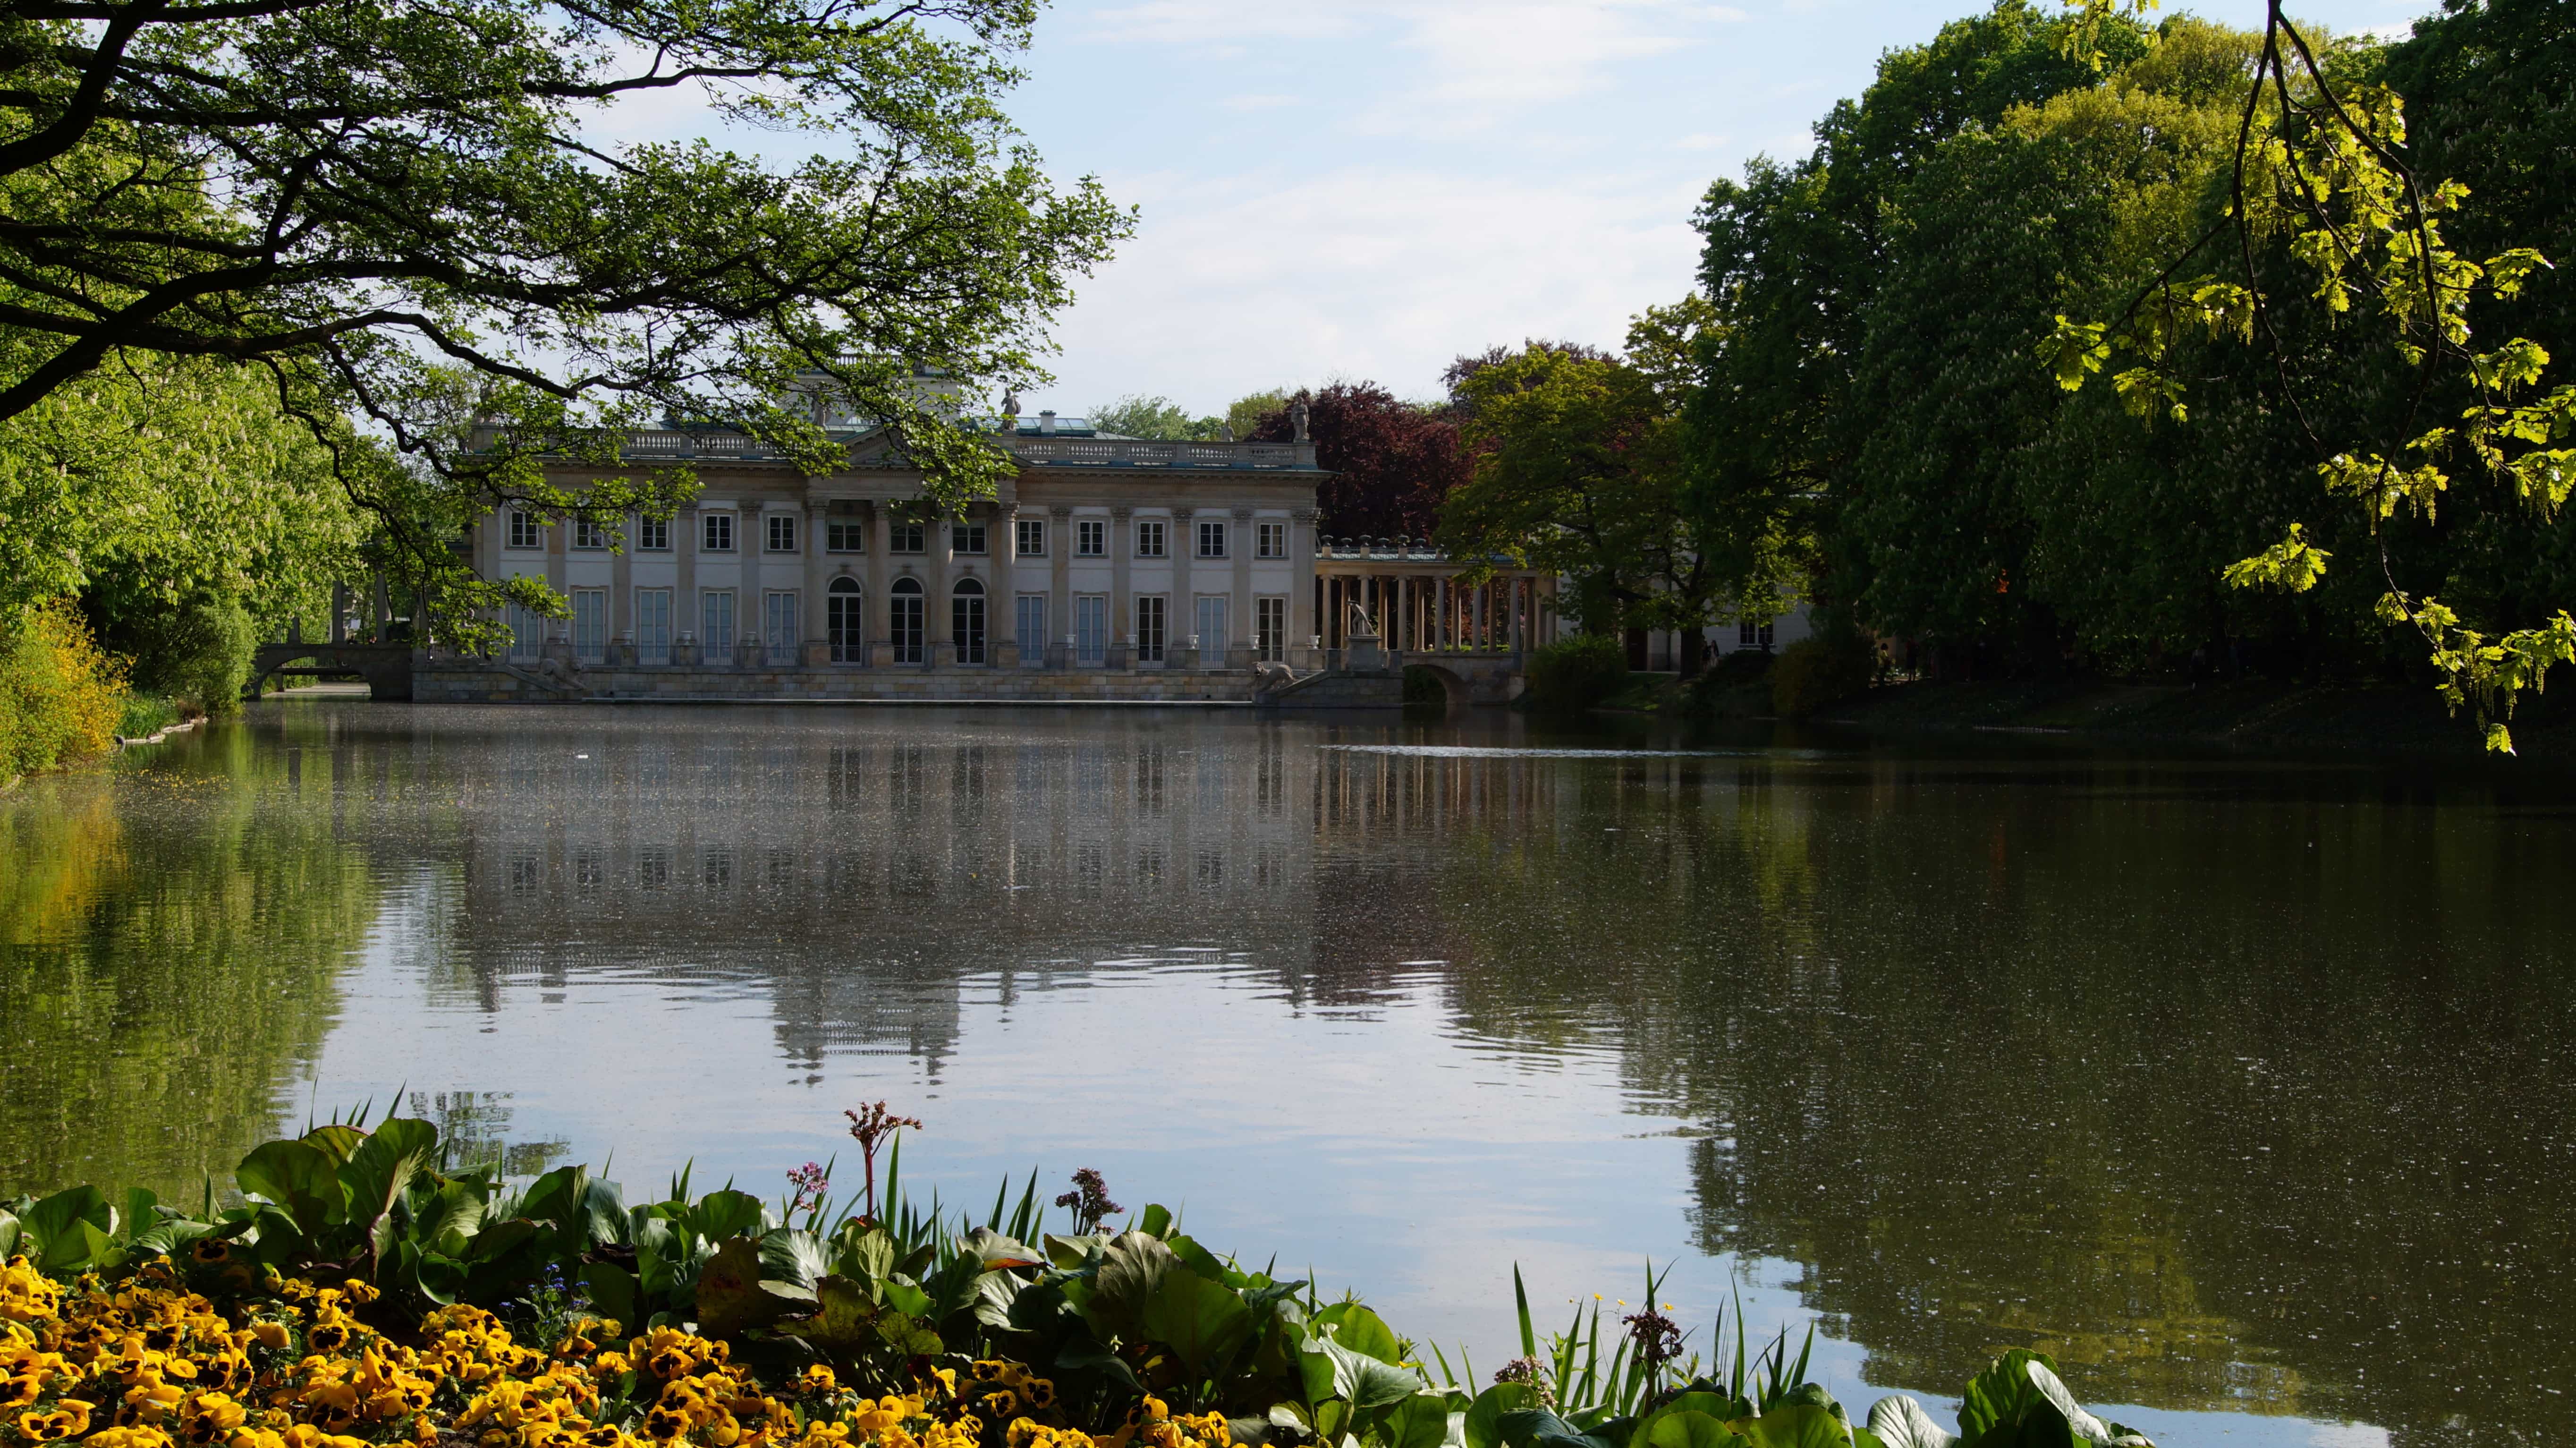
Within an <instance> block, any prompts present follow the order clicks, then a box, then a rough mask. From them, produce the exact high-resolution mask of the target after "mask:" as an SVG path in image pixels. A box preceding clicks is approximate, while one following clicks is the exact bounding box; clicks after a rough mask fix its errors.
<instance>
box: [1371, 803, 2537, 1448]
mask: <svg viewBox="0 0 2576 1448" xmlns="http://www.w3.org/2000/svg"><path fill="white" fill-rule="evenodd" d="M1478 763H1479V764H1480V765H1481V767H1482V769H1483V770H1484V771H1486V772H1487V773H1488V774H1489V775H1491V776H1492V777H1491V778H1490V779H1488V780H1486V781H1483V782H1481V783H1479V784H1475V785H1467V786H1453V787H1452V788H1453V790H1454V789H1458V788H1464V789H1468V790H1475V789H1481V790H1483V791H1484V792H1485V793H1486V794H1487V795H1488V796H1489V797H1491V798H1493V799H1496V800H1508V799H1509V798H1510V796H1509V795H1508V792H1507V783H1508V780H1509V777H1510V776H1511V775H1512V773H1513V772H1514V771H1516V770H1518V769H1519V768H1521V766H1520V765H1519V764H1518V762H1516V761H1479V762H1478ZM1748 786H1750V787H1748ZM2260 787H2261V777H2260V776H2257V775H2251V774H2245V775H2237V774H2232V773H2230V772H2227V771H2223V770H2215V771H2209V772H2203V771H2195V770H2188V769H2171V768H2169V769H2160V770H2130V769H2124V768H2122V767H2120V766H2114V765H2105V766H2101V767H2099V768H2098V770H2097V769H2096V768H2094V767H2092V766H2077V767H2074V768H2073V769H2072V770H2071V771H2058V772H2051V771H2044V770H2035V769H2011V768H1993V769H1985V770H1965V771H1952V770H1948V769H1947V768H1945V767H1940V766H1907V765H1902V764H1883V765H1879V766H1876V767H1871V766H1865V765H1833V766H1824V765H1819V766H1816V767H1814V768H1811V769H1797V768H1790V769H1785V770H1783V771H1781V772H1780V773H1778V774H1776V775H1774V774H1772V773H1770V772H1768V771H1763V772H1760V773H1759V774H1756V773H1754V772H1751V771H1741V770H1737V769H1734V768H1731V767H1729V766H1724V765H1703V764H1699V763H1687V764H1685V763H1672V764H1669V765H1668V764H1666V763H1665V762H1654V763H1651V764H1648V765H1646V766H1644V767H1643V770H1642V774H1641V772H1640V770H1638V769H1632V768H1627V767H1621V768H1619V769H1616V770H1614V769H1610V768H1601V767H1587V768H1585V769H1583V770H1580V771H1559V772H1558V773H1557V776H1556V780H1555V784H1554V787H1553V788H1552V789H1550V790H1543V791H1541V792H1540V793H1539V795H1538V796H1537V798H1536V799H1535V800H1533V801H1532V802H1531V804H1530V806H1529V808H1528V811H1527V814H1526V817H1525V818H1521V819H1517V820H1515V819H1511V818H1510V815H1511V813H1512V808H1513V807H1510V806H1504V805H1497V806H1494V807H1490V808H1486V809H1483V810H1467V811H1461V812H1459V814H1458V815H1457V817H1456V818H1455V820H1454V821H1453V823H1451V824H1449V825H1447V826H1445V828H1447V829H1450V830H1452V831H1454V832H1455V836H1454V837H1455V838H1457V839H1459V840H1461V841H1463V842H1465V844H1466V845H1467V848H1464V849H1461V850H1459V851H1457V852H1456V858H1455V859H1454V860H1452V861H1451V863H1450V864H1449V865H1448V866H1447V867H1446V868H1444V869H1443V870H1442V871H1441V873H1440V886H1439V889H1440V893H1441V895H1442V897H1443V900H1444V909H1443V912H1442V914H1443V921H1442V926H1441V929H1442V931H1443V932H1444V933H1445V934H1446V935H1447V937H1448V939H1449V940H1450V941H1451V942H1452V944H1451V949H1452V950H1453V951H1454V952H1455V953H1456V956H1457V957H1458V958H1459V959H1460V960H1461V961H1462V968H1459V969H1457V970H1456V971H1454V972H1453V974H1452V977H1451V989H1452V991H1453V992H1454V999H1455V1003H1456V1005H1457V1008H1458V1010H1459V1011H1460V1013H1461V1017H1462V1020H1463V1022H1464V1024H1465V1026H1466V1027H1467V1028H1468V1029H1470V1030H1472V1031H1474V1032H1476V1033H1477V1034H1480V1035H1485V1036H1490V1037H1493V1038H1497V1039H1500V1040H1504V1041H1508V1042H1511V1043H1514V1044H1515V1045H1518V1046H1520V1047H1521V1048H1523V1049H1525V1050H1531V1051H1539V1052H1546V1051H1553V1050H1556V1049H1563V1048H1569V1047H1575V1048H1589V1049H1603V1048H1613V1049H1616V1050H1618V1051H1619V1052H1620V1053H1622V1056H1623V1059H1624V1062H1625V1069H1626V1071H1627V1072H1628V1074H1629V1075H1630V1077H1631V1079H1632V1081H1633V1082H1634V1084H1635V1086H1636V1088H1637V1089H1638V1090H1639V1091H1640V1092H1641V1094H1644V1095H1646V1096H1647V1097H1648V1098H1649V1099H1653V1100H1656V1101H1659V1102H1662V1103H1665V1105H1664V1107H1663V1109H1667V1110H1670V1111H1672V1112H1675V1113H1676V1114H1680V1115H1683V1116H1685V1117H1687V1118H1689V1119H1691V1120H1693V1121H1694V1122H1696V1123H1698V1124H1699V1127H1700V1129H1701V1131H1702V1133H1703V1135H1702V1137H1701V1139H1700V1140H1699V1141H1698V1142H1697V1143H1696V1144H1695V1146H1694V1149H1693V1158H1692V1160H1693V1172H1694V1177H1695V1188H1696V1194H1697V1196H1698V1198H1699V1203H1700V1205H1699V1210H1698V1213H1697V1217H1698V1230H1699V1232H1700V1235H1701V1239H1702V1244H1703V1246H1704V1247H1706V1248H1707V1249H1708V1250H1710V1251H1726V1250H1733V1251H1739V1252H1743V1253H1746V1254H1750V1255H1760V1256H1771V1257H1779V1258H1786V1259H1790V1260H1794V1261H1797V1262H1799V1263H1802V1264H1804V1267H1805V1274H1804V1277H1803V1280H1802V1281H1801V1283H1800V1284H1799V1285H1800V1287H1801V1290H1802V1292H1803V1293H1804V1294H1805V1297H1806V1300H1807V1302H1808V1304H1809V1305H1810V1306H1811V1307H1813V1308H1814V1309H1816V1310H1817V1311H1818V1312H1820V1313H1822V1314H1825V1315H1826V1317H1827V1319H1828V1324H1829V1327H1830V1328H1831V1330H1834V1331H1836V1332H1837V1333H1838V1334H1839V1335H1843V1336H1846V1337H1848V1338H1850V1339H1852V1340H1854V1341H1857V1342H1859V1343H1861V1344H1863V1345H1865V1346H1866V1347H1867V1348H1868V1350H1869V1353H1870V1368H1869V1371H1870V1375H1871V1377H1872V1378H1873V1380H1875V1381H1878V1382H1881V1383H1888V1384H1900V1385H1903V1386H1907V1387H1913V1388H1918V1389H1925V1390H1934V1391H1949V1390H1952V1389H1954V1388H1955V1385H1956V1384H1957V1383H1959V1382H1960V1381H1962V1380H1964V1378H1965V1377H1966V1376H1968V1375H1969V1374H1971V1373H1973V1372H1974V1371H1975V1370H1976V1369H1977V1368H1978V1367H1980V1366H1982V1365H1983V1363H1984V1362H1985V1361H1986V1359H1987V1358H1988V1357H1989V1356H1990V1355H1991V1354H1992V1353H1993V1352H1994V1351H1995V1350H1996V1349H1998V1348H2000V1347H2004V1346H2009V1345H2029V1346H2035V1347H2040V1348H2044V1349H2046V1350H2048V1351H2050V1352H2052V1353H2055V1354H2057V1355H2059V1356H2060V1358H2061V1359H2062V1360H2067V1361H2069V1362H2071V1363H2072V1364H2074V1365H2076V1370H2075V1373H2074V1377H2075V1380H2076V1381H2077V1382H2078V1383H2079V1384H2080V1386H2081V1390H2082V1391H2083V1392H2084V1393H2085V1394H2086V1395H2087V1397H2088V1398H2090V1399H2093V1400H2098V1401H2108V1402H2122V1401H2126V1402H2143V1403H2148V1404H2153V1405H2157V1406H2163V1407H2174V1408H2189V1407H2250V1408H2254V1409H2257V1410H2262V1411H2295V1412H2300V1413H2306V1414H2314V1415H2320V1416H2329V1417H2334V1416H2343V1417H2354V1418H2360V1419H2364V1420H2369V1421H2375V1422H2380V1423H2384V1424H2388V1425H2391V1426H2392V1427H2394V1428H2396V1429H2397V1430H2399V1432H2400V1435H2401V1436H2402V1437H2405V1438H2408V1439H2410V1440H2417V1439H2429V1438H2433V1437H2440V1438H2442V1439H2444V1441H2451V1440H2452V1439H2454V1438H2456V1437H2457V1436H2458V1434H2457V1433H2456V1432H2455V1431H2454V1430H2453V1429H2452V1428H2451V1427H2449V1426H2446V1425H2448V1424H2449V1423H2450V1422H2451V1421H2452V1417H2453V1415H2454V1414H2460V1415H2464V1418H2463V1419H2462V1421H2464V1422H2465V1423H2467V1424H2470V1425H2475V1426H2476V1427H2477V1428H2479V1429H2481V1430H2486V1431H2495V1432H2510V1431H2511V1430H2512V1429H2513V1428H2514V1427H2515V1426H2516V1425H2525V1424H2529V1423H2533V1422H2537V1421H2540V1415H2541V1414H2542V1413H2543V1412H2544V1411H2546V1410H2547V1409H2548V1408H2549V1407H2550V1406H2552V1403H2551V1400H2550V1399H2549V1398H2548V1397H2547V1396H2545V1394H2544V1391H2543V1389H2542V1387H2541V1386H2539V1385H2544V1384H2558V1383H2563V1382H2565V1381H2566V1380H2568V1379H2569V1378H2571V1377H2576V1306H2571V1305H2569V1301H2568V1293H2567V1290H2566V1289H2567V1288H2568V1287H2569V1285H2570V1284H2571V1283H2576V1208H2571V1207H2570V1206H2569V1205H2568V1203H2567V1193H2566V1190H2565V1188H2566V1186H2567V1184H2568V1183H2569V1182H2570V1180H2571V1167H2572V1166H2576V1164H2571V1162H2570V1160H2569V1155H2568V1153H2569V1143H2568V1142H2567V1141H2566V1140H2565V1139H2564V1137H2563V1136H2562V1135H2561V1133H2562V1132H2563V1131H2564V1130H2565V1123H2567V1122H2568V1121H2570V1120H2576V1084H2571V1073H2570V1071H2569V1068H2568V1065H2567V1064H2566V1062H2565V1061H2564V1060H2563V1059H2561V1058H2562V1056H2563V1051H2562V1048H2561V1042H2563V1040H2564V1039H2565V1038H2566V1036H2567V1035H2568V1034H2569V1031H2570V1028H2571V1026H2576V977H2571V976H2570V975H2569V973H2568V971H2567V965H2568V961H2567V954H2568V942H2569V941H2570V940H2571V939H2576V932H2571V926H2576V902H2571V900H2570V898H2569V897H2568V896H2567V895H2566V894H2565V892H2564V890H2563V888H2561V887H2562V886H2563V882H2564V881H2565V880H2566V879H2567V878H2569V871H2568V867H2569V865H2570V864H2571V863H2576V862H2572V861H2571V860H2570V858H2569V851H2568V848H2567V838H2566V835H2565V833H2564V829H2563V825H2560V824H2556V823H2552V822H2547V821H2541V820H2534V821H2530V822H2528V823H2516V822H2515V821H2513V820H2512V819H2510V818H2503V819H2500V818H2499V817H2498V816H2497V815H2495V814H2493V813H2490V812H2488V811H2485V810H2482V809H2478V808H2474V807H2465V808H2449V809H2440V810H2436V809H2430V808H2424V807H2422V802H2421V801H2419V800H2403V799H2401V800H2394V801H2387V802H2383V801H2382V800H2380V799H2379V798H2377V797H2375V796H2364V797H2355V798H2349V799H2327V800H2322V801H2315V802H2303V801H2301V800H2298V799H2295V798H2282V799H2278V800H2273V801H2265V800H2263V799H2260V798H2252V797H2249V796H2250V795H2251V794H2252V793H2253V792H2256V791H2259V789H2260ZM2306 787H2307V788H2310V789H2318V788H2330V787H2331V786H2330V785H2328V786H2320V785H2317V784H2315V783H2313V782H2312V783H2311V784H2309V785H2308V786H2306ZM1368 869H1369V865H1368V862H1367V861H1365V860H1359V861H1354V862H1353V864H1352V871H1353V873H1354V875H1355V876H1364V875H1365V874H1366V873H1367V872H1368ZM2553 882H2554V883H2553Z"/></svg>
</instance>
